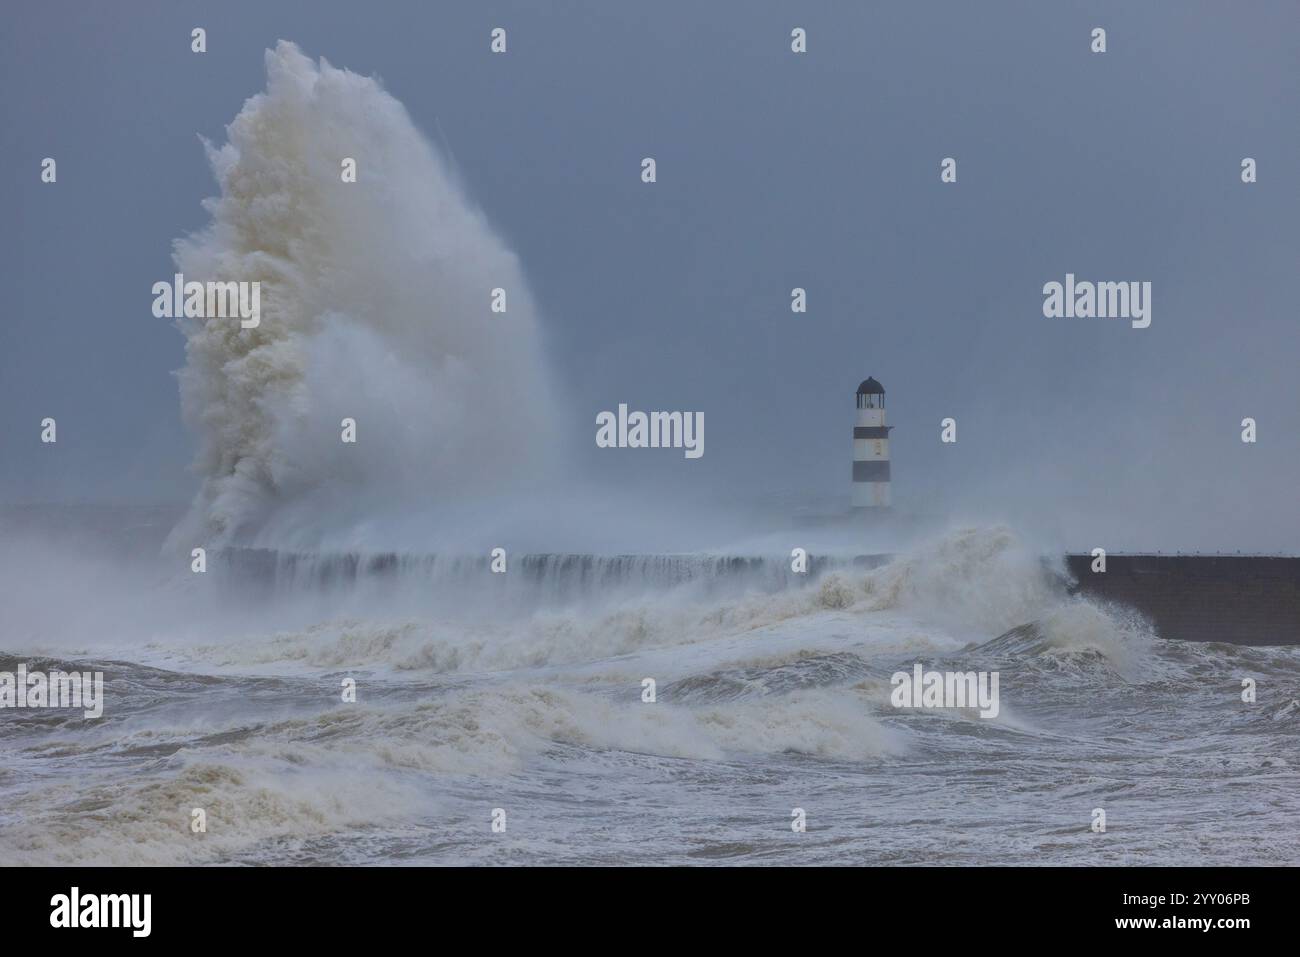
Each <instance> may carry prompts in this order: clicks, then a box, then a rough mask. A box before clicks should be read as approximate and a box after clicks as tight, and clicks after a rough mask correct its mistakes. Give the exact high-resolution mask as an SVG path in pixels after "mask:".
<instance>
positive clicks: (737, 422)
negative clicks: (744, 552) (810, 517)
mask: <svg viewBox="0 0 1300 957" xmlns="http://www.w3.org/2000/svg"><path fill="white" fill-rule="evenodd" d="M1296 14H1297V8H1296V5H1295V3H1294V2H1251V3H1248V4H1232V3H1194V4H1190V3H1173V2H1157V3H1144V4H1133V3H1118V2H1116V3H1087V4H1083V3H1075V4H1064V3H1051V4H1045V3H1039V2H1023V3H992V4H983V3H981V4H969V3H943V4H918V3H884V4H876V3H872V4H862V3H848V2H844V3H817V4H801V5H792V4H784V3H775V2H766V3H717V4H713V3H675V2H656V3H652V4H635V5H634V4H631V3H608V2H589V3H575V2H565V3H541V4H539V3H535V2H522V3H516V4H505V3H490V4H471V3H456V4H448V3H400V4H399V3H375V4H360V3H342V2H333V0H331V2H312V3H272V4H268V3H243V2H238V3H221V4H207V3H203V4H199V3H195V4H176V3H170V2H148V3H144V2H132V3H115V4H90V3H77V4H73V3H66V2H58V0H55V2H48V0H42V2H39V3H38V2H28V0H20V2H12V3H9V4H6V6H5V11H4V14H3V17H4V20H5V28H4V30H3V32H2V34H0V102H2V103H3V123H0V210H2V211H3V213H4V218H5V224H6V227H7V228H6V229H5V230H4V232H3V235H0V244H2V248H0V263H2V264H3V265H2V266H0V268H2V269H3V270H4V274H3V279H4V282H5V287H6V293H7V301H8V308H7V309H6V310H5V315H4V316H3V320H2V321H0V501H50V500H90V501H123V500H134V501H176V502H183V501H187V500H188V499H189V498H190V496H191V494H192V492H193V487H194V483H193V479H192V478H191V477H190V476H189V475H188V474H187V471H186V466H187V464H188V460H189V457H190V454H191V450H192V441H191V439H190V437H189V436H188V435H187V434H186V432H185V430H184V428H183V427H182V425H181V423H180V415H179V408H178V402H177V394H176V384H175V380H174V378H173V376H172V375H171V373H172V371H173V370H175V369H176V368H178V367H179V366H180V365H181V364H182V362H183V341H182V337H181V336H180V334H179V333H178V332H177V331H176V330H175V329H173V328H172V327H171V326H170V325H169V324H168V323H167V322H165V321H163V320H158V319H155V318H154V317H153V316H152V315H151V313H150V304H151V296H150V293H149V290H150V286H151V285H152V283H154V282H155V281H158V280H160V279H168V278H170V276H171V273H172V267H171V261H170V244H171V240H172V239H173V238H175V237H177V236H180V235H183V234H184V233H186V232H189V231H191V230H194V229H196V228H198V227H200V226H201V225H203V224H204V222H205V219H206V217H205V214H204V213H203V211H202V209H201V208H200V205H199V203H200V200H201V199H202V198H204V197H206V196H209V195H212V193H213V192H214V190H215V185H214V183H213V179H212V176H211V174H210V172H209V170H208V167H207V164H206V161H205V158H204V156H203V151H202V148H201V146H200V144H199V142H198V139H197V137H196V134H202V135H204V136H207V137H209V138H211V139H214V140H216V141H218V142H220V141H223V140H224V133H223V128H224V125H225V124H226V123H227V122H229V121H230V120H231V119H232V118H233V117H234V115H235V114H236V112H237V111H238V109H239V107H240V105H241V104H242V102H243V101H244V99H245V98H247V97H248V96H250V95H252V94H253V93H256V92H258V91H259V90H261V89H263V88H264V85H265V75H264V71H263V66H262V56H263V51H264V50H265V49H266V48H267V47H269V46H272V45H273V44H274V43H275V41H276V40H277V39H280V38H285V39H290V40H293V41H295V42H296V43H298V44H299V45H300V46H301V48H302V49H303V51H304V52H305V53H307V54H308V55H309V56H313V57H319V56H324V57H325V58H326V59H328V60H329V61H330V62H331V63H333V64H334V65H336V66H342V67H347V68H348V69H351V70H353V71H355V72H358V73H363V74H377V75H379V76H380V77H381V78H382V79H383V81H384V83H385V85H386V87H387V89H388V90H389V91H390V92H391V93H392V94H393V95H394V96H396V97H397V98H398V99H399V100H401V101H402V102H403V103H404V104H405V105H406V107H407V108H408V110H409V111H410V113H411V116H412V118H413V119H414V121H415V123H416V125H417V126H419V127H420V128H421V129H422V130H424V131H425V133H426V134H428V135H429V137H430V138H431V139H432V140H433V141H434V142H435V143H437V144H439V145H441V146H442V147H444V148H445V149H446V150H448V151H449V152H450V154H451V155H452V156H453V157H454V160H455V162H456V164H457V166H458V167H459V169H460V171H461V173H462V175H463V178H464V180H465V183H466V185H467V187H468V189H469V191H470V193H471V194H472V196H473V197H474V199H475V200H476V201H477V202H478V203H479V204H480V205H481V206H482V207H483V208H484V209H485V211H486V212H487V214H488V216H489V218H490V219H491V221H492V222H493V223H494V225H495V226H496V228H497V229H498V230H499V231H500V233H501V234H502V235H503V236H504V237H505V238H506V240H507V242H508V243H509V244H510V245H511V246H512V247H513V248H514V249H515V251H516V252H517V253H518V255H519V257H520V260H521V261H522V263H523V266H524V269H525V271H526V273H527V275H528V277H529V279H530V282H531V284H532V288H533V292H534V295H535V298H536V300H537V303H538V305H539V308H540V310H541V312H542V315H543V318H544V322H545V329H546V342H547V350H548V356H549V361H550V364H551V366H552V367H553V369H554V370H555V372H556V376H557V379H558V381H559V382H560V383H561V386H562V389H563V391H564V394H565V405H564V407H565V409H566V419H567V421H566V422H565V423H564V428H565V430H566V431H567V432H569V433H570V434H571V435H572V436H573V439H574V441H573V447H574V449H575V450H576V454H577V456H578V461H577V462H576V463H575V467H576V468H578V469H580V470H581V472H582V473H583V474H585V475H587V476H589V477H590V479H591V480H592V481H593V482H596V483H609V484H611V485H612V484H621V485H628V484H632V485H640V484H641V483H645V485H646V486H653V487H654V488H655V489H657V490H658V491H657V494H659V495H663V494H665V493H668V494H681V495H683V496H688V497H696V496H700V497H706V498H707V497H710V496H715V497H716V496H732V495H735V496H737V497H740V498H758V497H761V496H764V495H770V494H779V493H780V494H794V495H803V494H807V495H808V496H827V495H842V496H844V499H845V501H846V502H847V495H848V481H849V469H850V466H849V461H850V448H849V435H850V429H851V426H852V416H853V398H852V396H853V391H854V389H855V387H856V385H857V383H858V382H859V381H860V380H861V379H863V378H865V377H866V376H867V375H874V376H875V377H876V378H878V379H880V380H881V381H882V382H883V383H884V385H885V387H886V389H887V390H888V403H889V407H888V412H889V417H890V418H889V421H890V423H891V424H892V425H894V426H895V427H896V428H895V431H894V435H893V438H894V442H893V449H892V455H893V460H894V484H895V498H896V501H897V502H899V503H900V505H904V506H907V507H911V508H916V509H922V510H924V509H926V508H931V507H933V508H935V509H943V510H950V511H953V512H956V513H962V514H964V513H972V514H995V513H1001V512H1006V513H1007V514H1016V513H1017V512H1023V513H1024V515H1025V516H1026V517H1027V519H1028V520H1032V521H1033V522H1036V523H1039V524H1044V525H1047V526H1052V525H1053V524H1054V523H1056V525H1058V526H1059V527H1060V529H1061V530H1062V533H1063V534H1065V535H1066V536H1067V537H1069V538H1071V539H1072V541H1074V542H1076V543H1077V542H1080V541H1081V540H1085V539H1087V537H1088V536H1089V534H1090V533H1091V532H1092V531H1093V530H1095V531H1096V533H1097V534H1098V535H1106V534H1112V535H1117V534H1119V533H1120V532H1123V533H1125V534H1130V535H1132V536H1135V537H1137V538H1140V539H1143V540H1144V541H1145V542H1146V543H1147V547H1152V548H1156V547H1166V548H1172V547H1201V548H1221V549H1228V550H1232V549H1236V548H1241V549H1243V550H1246V549H1254V548H1260V549H1270V550H1277V549H1286V550H1291V551H1294V550H1296V549H1297V548H1298V547H1300V517H1298V512H1300V510H1298V509H1297V507H1296V504H1297V503H1296V487H1297V475H1298V474H1300V399H1298V398H1297V385H1296V378H1297V367H1298V366H1300V330H1298V329H1297V323H1296V320H1297V315H1296V302H1297V299H1296V293H1295V285H1294V284H1295V282H1296V276H1297V269H1296V266H1297V262H1298V261H1300V258H1298V257H1300V238H1298V233H1297V224H1298V223H1300V216H1298V214H1300V190H1297V176H1298V175H1300V168H1298V164H1300V124H1297V122H1296V118H1297V117H1298V116H1300V21H1298V20H1297V16H1296ZM194 26H204V27H205V28H206V29H207V31H208V44H209V52H208V53H206V54H204V55H195V54H192V53H191V52H190V50H189V31H190V29H191V28H192V27H194ZM494 26H504V27H505V28H507V30H508V31H509V43H510V49H509V53H508V54H507V55H505V56H493V55H492V54H490V53H489V51H488V32H489V30H490V29H491V28H492V27H494ZM794 26H802V27H805V28H806V29H807V30H808V35H809V41H808V44H809V52H808V54H806V55H803V56H796V55H793V54H791V53H790V49H789V32H790V29H791V28H792V27H794ZM1094 26H1102V27H1105V28H1106V29H1107V31H1108V46H1109V51H1108V52H1107V53H1105V54H1104V55H1095V54H1092V53H1091V52H1090V51H1089V47H1088V41H1089V31H1090V30H1091V28H1093V27H1094ZM44 156H53V157H55V158H56V159H57V161H58V172H59V181H58V183H57V185H55V186H48V185H45V184H42V183H40V181H39V163H40V161H41V158H42V157H44ZM643 156H654V157H655V158H656V160H657V162H658V178H659V181H658V183H657V184H655V185H653V186H646V185H643V184H642V183H641V182H640V180H639V163H640V160H641V158H642V157H643ZM945 156H953V157H955V158H956V159H957V161H958V182H957V183H956V184H955V185H944V184H941V183H940V182H939V162H940V160H941V159H942V158H943V157H945ZM1245 156H1250V157H1254V158H1255V159H1256V160H1257V161H1258V163H1259V182H1258V183H1256V184H1253V185H1249V186H1247V185H1243V184H1242V183H1241V181H1240V177H1239V164H1240V162H1241V159H1242V157H1245ZM1067 272H1073V273H1075V274H1076V275H1077V276H1078V277H1079V278H1080V279H1089V280H1149V281H1150V282H1152V284H1153V287H1154V291H1153V305H1154V308H1153V321H1152V325H1151V327H1150V328H1149V329H1145V330H1136V329H1132V328H1130V327H1129V325H1128V323H1127V322H1121V321H1111V320H1099V319H1093V320H1065V319H1060V320H1049V319H1045V318H1044V317H1043V315H1042V312H1041V307H1042V293H1041V288H1042V285H1043V283H1045V282H1048V281H1051V280H1057V281H1060V280H1062V279H1063V278H1064V276H1065V274H1066V273H1067ZM793 286H803V287H805V288H807V290H808V295H809V311H808V313H807V314H806V315H802V316H795V315H792V314H791V312H790V310H789V294H790V289H791V287H793ZM619 402H627V403H628V404H629V405H630V406H632V407H633V408H639V409H689V410H702V411H704V413H705V416H706V421H707V453H706V454H705V456H704V458H703V459H700V460H698V461H686V460H685V459H684V458H683V457H682V456H680V455H679V454H667V453H666V454H663V455H652V454H632V453H628V454H617V453H616V454H609V453H608V451H607V450H599V449H597V448H595V444H594V441H593V436H594V432H595V425H594V419H595V414H596V413H597V412H598V411H600V410H603V409H613V408H616V407H617V404H618V403H619ZM47 415H49V416H54V417H55V418H57V420H58V422H59V442H58V444H57V446H42V445H41V444H40V443H39V422H40V420H41V419H42V418H43V417H44V416H47ZM945 416H954V417H955V418H956V419H957V420H958V429H959V441H958V443H957V444H956V445H955V446H944V445H941V444H940V442H939V421H940V419H942V418H943V417H945ZM1245 416H1253V417H1255V418H1256V419H1257V420H1258V422H1259V435H1260V438H1259V442H1258V443H1257V444H1256V445H1254V446H1249V445H1243V443H1242V442H1241V441H1240V426H1239V423H1240V421H1241V419H1242V418H1243V417H1245Z"/></svg>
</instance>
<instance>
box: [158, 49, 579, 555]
mask: <svg viewBox="0 0 1300 957" xmlns="http://www.w3.org/2000/svg"><path fill="white" fill-rule="evenodd" d="M266 68H267V78H268V80H267V89H266V92H265V93H259V94H257V95H256V96H253V97H252V98H250V99H249V100H248V101H247V102H246V103H245V104H244V106H243V109H242V110H241V111H240V112H239V115H238V116H237V117H236V118H235V120H234V121H233V122H232V123H231V124H230V125H229V127H227V135H228V142H227V143H226V144H225V145H224V146H221V147H215V146H213V145H212V144H206V146H207V152H208V158H209V161H210V163H211V165H212V169H213V171H214V173H215V175H216V179H217V182H218V184H219V186H220V195H219V196H217V197H215V198H213V199H209V200H207V201H206V202H205V204H204V206H205V208H206V209H207V211H208V212H209V213H210V215H211V217H212V220H211V223H210V224H209V225H208V226H207V227H206V228H205V229H203V230H202V231H201V232H199V233H197V234H195V235H192V236H190V237H188V238H185V239H182V240H179V241H177V242H176V244H175V250H174V256H173V258H174V260H175V264H176V267H177V270H178V271H180V272H182V273H184V274H185V275H186V276H187V277H193V278H195V279H198V280H202V281H239V282H258V283H260V285H261V293H262V303H261V306H262V309H261V322H260V325H259V326H258V327H256V328H241V326H240V323H238V322H232V321H224V320H203V321H199V320H194V319H181V320H179V325H180V327H181V329H182V331H183V332H184V334H185V336H186V340H187V341H186V364H185V367H184V368H183V369H182V370H181V371H180V373H179V379H180V392H181V402H182V411H183V414H184V418H185V421H186V423H187V424H188V425H189V427H190V428H191V429H192V430H193V431H194V432H195V433H196V434H197V436H198V440H199V448H198V454H197V458H196V461H195V469H196V471H197V472H198V474H199V475H200V477H201V479H202V486H201V488H200V490H199V492H198V495H197V497H196V498H195V500H194V503H193V506H192V508H191V510H190V513H189V515H188V517H187V518H186V519H185V520H184V521H183V522H182V523H181V524H180V525H179V526H178V527H177V529H176V530H175V531H174V532H173V534H172V538H171V544H172V545H174V546H175V547H177V548H185V549H188V548H189V547H191V544H192V543H193V542H195V541H200V540H201V541H204V542H207V543H209V544H211V543H220V542H232V541H249V540H261V541H268V540H269V541H292V542H294V543H296V544H299V545H303V546H306V547H311V546H312V545H314V544H315V543H316V541H317V540H318V539H319V538H320V536H321V535H322V534H323V530H324V529H326V528H329V527H333V528H335V529H337V528H347V527H350V526H354V525H356V524H357V523H359V522H360V521H361V520H362V519H363V517H369V516H372V515H374V514H375V513H376V512H379V511H382V510H383V509H385V508H389V509H391V508H398V507H406V508H407V509H410V508H412V507H423V506H430V505H434V504H436V503H437V502H439V501H440V500H442V499H444V498H453V497H456V496H462V495H465V494H467V493H470V492H472V493H474V494H479V495H482V494H490V493H491V492H493V491H494V490H497V489H500V488H502V487H503V486H505V485H508V483H509V482H510V481H512V479H513V477H516V476H518V475H520V474H521V473H522V472H525V471H526V473H527V474H528V475H529V476H530V478H533V479H536V477H537V476H539V475H542V474H544V473H545V472H546V471H547V469H548V467H549V466H550V465H551V463H553V462H554V461H555V459H556V454H555V442H554V434H553V426H554V414H553V400H552V392H551V386H550V383H549V382H548V378H547V375H546V372H545V369H544V365H543V362H542V358H541V348H540V344H539V337H538V324H537V317H536V312H535V310H534V307H533V305H532V303H531V301H530V297H529V294H528V290H527V287H526V285H525V282H524V279H523V275H522V272H521V270H520V267H519V264H518V262H517V260H516V257H515V256H514V254H513V253H512V252H511V251H510V250H509V249H508V248H507V247H506V246H505V245H504V244H503V243H502V242H501V240H500V239H498V238H497V237H496V235H494V233H493V232H492V230H491V229H490V227H489V226H488V224H487V222H486V220H485V218H484V216H483V215H482V213H481V212H479V211H478V210H477V209H476V208H475V207H474V206H473V205H471V203H470V202H469V200H468V199H467V198H466V196H465V194H464V192H463V190H462V189H461V188H460V187H459V185H458V184H457V182H456V178H455V176H454V175H453V172H452V170H451V169H450V168H449V166H448V163H447V161H446V160H445V159H444V158H443V157H441V156H440V155H439V154H438V153H437V152H436V151H435V150H434V149H433V148H432V147H431V146H430V144H429V143H428V141H427V140H426V139H425V138H424V137H423V136H422V135H421V134H420V132H419V131H418V130H417V129H416V128H415V126H414V125H413V124H412V122H411V119H410V117H409V116H408V114H407V112H406V110H405V109H404V108H403V107H402V105H401V104H400V103H399V102H398V101H397V100H395V99H394V98H393V97H392V96H390V95H389V94H388V93H387V92H385V91H384V89H383V88H382V87H381V86H380V84H379V82H378V81H376V80H374V79H371V78H367V77H363V76H358V75H356V74H354V73H351V72H349V71H347V70H342V69H336V68H334V67H332V66H330V65H329V64H328V63H327V62H325V61H324V60H323V59H322V60H321V61H320V63H319V65H318V64H316V63H313V62H312V61H311V60H310V59H308V58H307V57H306V56H304V55H303V54H302V53H301V52H300V51H299V50H298V48H297V47H296V46H294V45H293V44H291V43H287V42H284V41H281V42H280V43H279V44H278V45H277V46H276V48H275V49H274V50H270V51H267V54H266ZM349 158H350V159H353V160H355V163H356V169H357V175H356V182H348V181H346V178H345V177H343V176H341V175H340V164H341V163H342V162H343V161H344V160H345V159H349ZM493 289H506V290H509V300H508V302H509V309H508V312H505V313H497V312H493V311H491V310H490V309H489V301H490V293H491V290H493ZM345 418H347V419H350V420H352V421H354V422H355V423H356V436H357V441H356V442H354V443H345V442H341V441H340V431H339V428H340V423H341V422H342V420H343V419H345Z"/></svg>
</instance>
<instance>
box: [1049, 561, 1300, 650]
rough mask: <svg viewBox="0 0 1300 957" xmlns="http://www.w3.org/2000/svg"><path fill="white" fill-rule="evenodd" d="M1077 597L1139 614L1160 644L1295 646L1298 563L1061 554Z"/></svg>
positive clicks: (1298, 640)
mask: <svg viewBox="0 0 1300 957" xmlns="http://www.w3.org/2000/svg"><path fill="white" fill-rule="evenodd" d="M1066 562H1067V564H1068V566H1069V569H1070V572H1071V574H1072V575H1073V576H1074V577H1075V578H1076V579H1077V580H1078V591H1079V592H1081V593H1082V594H1084V595H1088V596H1096V597H1099V598H1103V599H1107V600H1110V601H1116V602H1122V603H1123V604H1126V605H1129V606H1131V607H1133V608H1136V609H1137V610H1138V611H1140V612H1142V613H1143V614H1144V615H1146V616H1147V617H1148V618H1149V619H1151V621H1152V623H1153V624H1154V625H1155V627H1156V630H1157V631H1158V633H1159V634H1160V636H1161V637H1163V638H1181V639H1184V640H1186V641H1224V642H1230V643H1232V644H1238V645H1295V644H1300V558H1268V557H1261V556H1215V555H1108V556H1107V557H1106V571H1105V572H1104V573H1094V572H1093V571H1092V557H1091V556H1089V555H1068V556H1066Z"/></svg>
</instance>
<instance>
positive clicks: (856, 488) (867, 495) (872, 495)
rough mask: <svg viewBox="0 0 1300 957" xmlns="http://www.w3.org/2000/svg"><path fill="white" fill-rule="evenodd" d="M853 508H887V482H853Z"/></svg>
mask: <svg viewBox="0 0 1300 957" xmlns="http://www.w3.org/2000/svg"><path fill="white" fill-rule="evenodd" d="M853 507H854V508H888V507H889V483H888V482H854V483H853Z"/></svg>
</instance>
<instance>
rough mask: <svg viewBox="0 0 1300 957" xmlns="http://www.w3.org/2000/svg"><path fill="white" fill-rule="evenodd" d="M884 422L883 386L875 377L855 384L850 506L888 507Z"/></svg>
mask: <svg viewBox="0 0 1300 957" xmlns="http://www.w3.org/2000/svg"><path fill="white" fill-rule="evenodd" d="M890 428H892V426H888V425H885V387H884V386H882V385H881V384H880V383H879V382H877V381H876V380H875V379H867V381H866V382H864V383H862V385H860V386H858V418H857V422H856V424H855V425H854V426H853V507H854V508H888V507H889V430H890Z"/></svg>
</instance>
